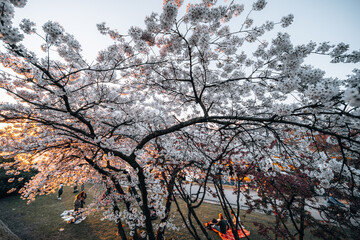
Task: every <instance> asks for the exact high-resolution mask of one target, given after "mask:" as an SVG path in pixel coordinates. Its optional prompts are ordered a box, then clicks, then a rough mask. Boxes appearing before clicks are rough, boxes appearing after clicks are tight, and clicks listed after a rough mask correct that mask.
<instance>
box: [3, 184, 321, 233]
mask: <svg viewBox="0 0 360 240" xmlns="http://www.w3.org/2000/svg"><path fill="white" fill-rule="evenodd" d="M74 195H75V194H73V193H72V189H71V188H69V187H66V188H64V193H63V195H62V200H61V201H59V200H57V198H56V195H55V194H50V195H47V196H39V197H38V198H37V199H36V201H34V202H32V203H31V204H29V205H27V204H26V201H24V200H21V199H20V198H19V196H9V197H6V198H3V199H0V211H1V214H0V219H1V220H2V221H3V222H4V223H5V224H6V225H7V226H8V227H9V228H10V229H11V230H12V231H13V232H14V233H15V234H16V235H18V236H19V237H20V238H21V239H26V240H42V239H44V240H48V239H52V240H67V239H78V240H81V239H86V240H93V239H94V240H95V239H96V240H98V239H101V240H111V239H116V226H115V223H113V222H109V221H107V220H105V221H101V220H100V218H101V214H100V213H97V214H95V215H90V216H88V217H87V218H86V220H84V221H83V222H82V223H81V224H78V225H75V224H67V223H66V222H65V221H64V220H63V219H62V218H61V217H60V214H61V213H62V212H63V211H64V210H69V209H72V208H73V199H74ZM88 195H89V199H88V201H87V202H90V200H91V194H88ZM173 207H174V209H175V207H176V206H175V204H174V205H173ZM219 212H221V209H220V206H218V205H213V204H208V203H204V204H203V205H202V206H201V207H200V208H199V209H197V213H198V216H199V218H200V220H201V221H202V222H207V221H210V220H211V219H212V218H215V217H217V216H218V214H219ZM172 216H175V217H176V218H175V220H174V222H175V223H177V226H179V227H181V226H182V221H181V219H180V217H179V215H178V214H177V213H176V212H174V213H173V214H172ZM242 221H243V222H244V225H245V227H246V229H247V230H249V231H250V232H251V239H255V240H262V239H264V238H263V237H262V236H260V235H259V234H258V233H257V230H256V228H255V226H254V225H253V224H252V222H254V221H256V222H261V223H264V224H266V225H269V224H273V223H274V217H273V216H269V215H264V214H259V213H252V214H250V215H247V216H246V218H244V217H242ZM60 229H63V230H62V231H60ZM199 233H200V230H199ZM209 233H210V235H211V237H212V239H220V237H219V236H218V235H217V234H216V233H214V232H211V231H210V232H209ZM166 236H167V237H169V238H170V237H174V238H175V239H192V237H191V235H190V234H189V233H188V232H187V230H186V229H184V228H181V230H180V231H176V232H171V231H170V232H168V234H167V235H166ZM307 239H316V238H314V237H312V236H311V235H309V236H308V237H307Z"/></svg>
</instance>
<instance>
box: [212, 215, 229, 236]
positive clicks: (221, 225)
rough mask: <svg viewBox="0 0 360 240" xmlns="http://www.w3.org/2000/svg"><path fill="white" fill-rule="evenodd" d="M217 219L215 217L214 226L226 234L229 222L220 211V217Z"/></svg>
mask: <svg viewBox="0 0 360 240" xmlns="http://www.w3.org/2000/svg"><path fill="white" fill-rule="evenodd" d="M214 220H215V221H216V219H213V221H212V222H213V223H214V225H213V226H212V227H213V228H214V229H215V230H216V231H218V232H221V233H222V234H226V231H227V230H228V227H229V226H228V222H227V221H226V219H225V218H224V217H223V216H222V214H221V213H219V219H218V220H217V221H216V222H215V221H214Z"/></svg>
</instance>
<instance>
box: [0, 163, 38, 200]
mask: <svg viewBox="0 0 360 240" xmlns="http://www.w3.org/2000/svg"><path fill="white" fill-rule="evenodd" d="M11 161H14V160H13V159H3V158H1V157H0V163H2V162H11ZM36 173H37V171H36V170H31V171H29V172H23V171H20V174H19V175H16V176H15V175H7V174H6V170H5V169H3V168H2V169H0V198H4V197H6V196H9V195H13V194H18V191H19V189H20V188H22V187H23V186H24V185H25V183H26V182H28V181H29V180H30V178H31V177H32V176H34V175H35V174H36ZM19 178H20V179H21V178H23V179H22V181H19V180H18V179H19ZM9 179H14V180H13V181H12V182H9ZM13 188H15V189H16V190H15V191H12V192H11V193H8V191H10V190H11V189H13Z"/></svg>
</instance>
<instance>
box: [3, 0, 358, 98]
mask: <svg viewBox="0 0 360 240" xmlns="http://www.w3.org/2000/svg"><path fill="white" fill-rule="evenodd" d="M228 1H230V0H228ZM235 1H236V0H235ZM185 2H186V1H185ZM192 2H194V1H192ZM195 2H196V1H195ZM218 2H219V3H220V2H223V0H218ZM238 2H240V3H244V4H245V12H244V13H243V14H247V12H248V9H249V7H247V6H249V5H250V4H252V2H253V1H250V0H239V1H238ZM162 3H163V0H130V1H125V0H102V1H98V0H58V1H52V0H29V1H28V3H27V5H26V6H25V8H22V9H19V8H16V12H15V21H14V22H19V21H20V20H21V19H23V18H29V19H30V20H32V21H34V22H35V23H36V24H37V28H38V29H39V30H40V29H41V26H42V25H43V24H44V23H45V22H46V21H48V20H52V21H56V22H59V23H60V24H61V25H62V26H63V27H64V28H65V30H66V31H67V32H68V33H70V34H73V35H75V37H76V38H77V39H78V41H79V42H80V44H82V48H83V50H84V55H85V57H86V59H88V60H89V61H90V62H91V60H93V59H94V58H95V57H96V55H97V52H98V51H99V50H101V49H103V48H105V47H106V46H108V45H109V44H111V42H112V40H110V39H109V38H108V37H106V36H103V35H101V34H100V33H98V31H97V28H96V24H97V23H101V22H106V23H107V25H108V26H109V27H110V28H113V29H117V30H118V31H119V32H120V33H124V34H126V33H127V29H128V28H129V27H130V26H132V25H135V26H143V20H144V18H145V16H147V15H149V14H150V13H151V12H153V11H154V12H158V13H160V12H161V8H162ZM359 9H360V0H268V4H267V6H266V8H265V9H264V10H263V11H261V12H254V14H253V15H252V16H253V19H254V21H255V23H257V22H258V23H260V24H261V23H263V22H264V21H266V20H273V21H274V22H277V21H279V20H280V19H281V17H283V16H285V15H288V14H289V13H292V14H294V16H295V18H294V23H293V24H292V25H291V26H290V27H288V28H286V29H283V28H281V27H278V28H276V31H275V32H277V31H286V32H288V33H290V35H291V40H292V41H293V43H294V44H303V43H308V42H309V41H311V40H312V41H315V42H324V41H330V43H333V44H337V43H339V42H344V43H348V44H350V48H351V49H352V50H359V49H360V27H359V26H358V25H359V23H360V14H359V13H358V12H359ZM235 21H236V20H235ZM27 38H28V39H27V40H26V41H25V46H27V47H29V48H30V49H31V50H32V51H34V52H40V44H41V43H42V42H41V41H39V38H38V37H36V36H31V37H30V38H29V37H28V36H27ZM311 60H312V62H311V63H312V64H314V65H315V66H317V67H320V68H322V69H324V70H326V71H327V73H328V74H327V75H328V76H337V77H344V76H345V75H346V74H349V73H350V72H351V69H353V68H354V67H356V65H355V64H351V65H342V66H339V67H336V66H334V64H329V63H328V60H327V59H324V58H321V57H320V58H319V57H314V58H312V59H311ZM357 67H358V68H360V66H359V65H357ZM3 99H4V94H3V93H1V92H0V101H1V100H3Z"/></svg>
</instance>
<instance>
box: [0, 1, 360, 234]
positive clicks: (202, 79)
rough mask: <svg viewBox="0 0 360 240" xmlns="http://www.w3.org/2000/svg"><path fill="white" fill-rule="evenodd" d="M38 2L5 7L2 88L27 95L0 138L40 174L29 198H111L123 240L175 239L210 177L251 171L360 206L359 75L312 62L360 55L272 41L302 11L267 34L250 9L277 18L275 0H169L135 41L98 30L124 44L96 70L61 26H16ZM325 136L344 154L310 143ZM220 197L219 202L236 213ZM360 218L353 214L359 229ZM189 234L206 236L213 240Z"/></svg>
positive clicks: (134, 30)
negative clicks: (306, 184)
mask: <svg viewBox="0 0 360 240" xmlns="http://www.w3.org/2000/svg"><path fill="white" fill-rule="evenodd" d="M25 5H26V0H1V1H0V6H1V15H0V37H1V40H2V41H3V44H4V47H5V48H6V49H5V50H4V51H2V52H1V53H0V59H1V63H2V65H3V66H4V67H5V68H6V69H9V70H7V71H2V72H1V78H0V87H1V88H2V89H4V90H5V91H6V92H7V93H8V94H9V95H11V96H12V97H13V98H14V99H16V103H5V102H4V103H2V104H1V106H0V122H3V123H7V124H8V125H7V127H6V128H4V129H2V130H0V142H1V145H2V152H3V155H4V156H6V157H14V158H15V162H13V163H5V164H2V166H3V167H4V168H5V169H7V168H10V165H11V169H13V168H14V167H16V168H17V169H19V170H29V169H36V170H37V171H38V174H37V175H36V176H35V177H34V178H33V179H32V180H31V181H30V182H29V183H28V184H27V185H26V186H25V187H24V188H23V189H22V190H21V191H20V192H21V194H22V196H23V197H24V198H26V199H28V200H30V201H32V200H35V197H36V196H37V195H41V194H48V193H51V192H54V191H55V189H56V188H57V186H58V184H59V183H61V182H63V183H66V184H69V185H70V184H73V183H86V182H89V183H92V184H93V185H95V186H98V187H99V188H100V189H104V190H105V189H107V194H105V195H103V194H98V196H97V197H95V200H94V203H93V204H92V205H91V206H90V207H89V208H93V209H100V208H99V207H101V206H103V205H106V206H107V207H106V209H107V210H106V211H105V218H107V219H109V220H113V221H115V222H116V223H117V226H118V232H119V235H120V236H121V238H122V239H126V237H127V234H130V235H133V237H134V239H140V238H145V237H147V238H149V239H156V238H157V239H163V237H164V234H165V230H166V229H177V228H178V227H177V226H175V225H173V224H172V220H171V218H170V216H169V211H170V210H171V208H172V203H173V202H174V201H175V203H176V201H177V200H181V199H183V200H185V202H186V205H187V207H188V211H189V214H190V215H189V216H188V218H186V217H185V216H184V222H185V223H187V221H190V220H192V221H194V222H196V223H197V224H199V225H201V221H200V220H199V218H198V217H197V216H196V214H194V211H193V209H194V207H196V206H198V205H199V204H201V203H202V200H203V198H204V194H205V193H206V192H209V191H210V190H209V188H208V187H207V183H209V181H210V180H211V181H213V182H214V183H215V185H216V183H217V181H219V180H222V179H228V178H231V177H233V176H234V175H236V176H237V178H236V179H237V180H239V179H243V178H244V177H249V178H250V179H255V180H256V178H257V177H258V179H260V175H259V174H256V173H251V170H254V169H256V170H257V171H258V172H266V174H270V173H268V170H269V166H272V165H274V164H279V165H281V166H284V167H285V169H281V168H275V167H274V168H273V170H272V171H271V176H273V177H274V179H277V177H276V176H283V175H281V174H284V172H286V171H288V172H291V171H293V168H295V169H297V171H298V172H299V175H297V176H304V179H311V181H315V180H316V184H314V189H313V194H314V195H315V194H323V193H324V192H328V191H330V190H331V191H334V192H337V193H338V194H342V196H343V198H344V199H348V200H349V201H354V199H358V198H359V177H360V172H359V153H360V135H359V126H360V125H359V119H360V115H359V106H360V98H359V91H360V81H359V78H360V71H359V70H358V69H355V70H354V71H353V73H349V75H348V77H347V78H346V79H338V78H330V77H325V72H324V71H322V70H320V69H317V68H315V67H313V66H311V65H308V64H306V58H307V57H308V56H310V55H312V54H321V55H326V56H328V57H329V59H330V60H331V61H332V62H333V63H334V64H337V63H358V62H359V60H360V52H359V51H352V52H350V48H349V46H348V45H346V44H344V43H340V44H338V45H331V44H329V43H327V42H325V43H314V42H310V43H307V44H303V45H293V44H292V43H291V40H290V36H289V34H287V33H284V32H279V33H278V34H277V35H276V36H275V37H274V38H273V39H272V40H270V41H269V40H266V39H267V37H266V36H267V34H268V32H270V31H273V30H275V29H279V30H281V29H282V28H286V27H287V26H289V25H290V24H291V23H292V21H293V15H291V14H290V15H288V16H285V17H282V18H280V17H279V21H275V22H274V21H270V20H269V21H266V22H264V23H262V24H260V25H254V21H253V20H252V18H251V13H252V12H255V11H261V10H262V9H263V8H265V7H266V5H267V2H266V1H265V0H257V1H255V2H254V3H253V5H252V6H251V7H250V9H247V10H245V9H244V6H243V5H242V4H240V3H237V1H229V2H225V3H220V1H214V0H202V1H200V2H199V3H189V4H188V5H187V6H184V4H183V1H181V0H178V1H172V0H167V1H164V6H163V12H162V13H160V14H157V13H152V14H151V15H149V16H148V17H146V19H145V28H143V29H142V28H139V27H131V28H130V29H129V31H128V33H127V34H122V33H119V32H117V31H115V30H112V29H110V28H108V27H107V26H106V24H105V23H101V24H98V29H99V32H100V33H101V34H104V35H107V36H109V37H111V38H112V39H113V40H114V43H113V44H112V45H110V46H109V47H108V48H106V49H103V50H101V51H99V54H98V57H97V58H96V60H95V61H93V62H91V63H89V62H88V61H86V60H85V59H84V58H83V55H82V49H81V45H80V43H79V42H78V41H77V40H76V39H75V37H74V36H73V35H71V34H69V33H67V32H66V31H65V29H64V28H63V27H62V26H61V25H60V24H59V23H56V22H52V21H48V22H47V23H45V24H44V25H43V26H42V30H38V29H37V28H36V25H35V23H33V22H32V21H31V20H29V19H24V20H22V22H21V24H20V26H19V27H20V29H21V30H19V29H18V28H16V27H14V26H13V24H12V17H13V16H14V14H15V12H14V8H16V7H24V6H25ZM183 8H186V9H185V11H184V14H182V15H181V16H180V14H178V13H179V12H181V11H180V10H181V9H183ZM179 9H180V10H179ZM244 11H245V13H244ZM20 31H22V32H23V33H24V34H37V35H38V36H39V37H41V38H42V39H43V40H44V43H43V45H41V49H42V50H43V51H44V53H45V54H44V56H43V57H38V56H37V55H36V54H35V53H34V52H32V51H30V50H28V49H27V48H26V47H25V46H24V45H23V44H22V40H23V39H24V35H23V33H21V32H20ZM248 49H253V51H252V52H248ZM10 70H11V71H10ZM290 129H291V131H290ZM320 134H322V135H326V136H327V141H328V142H329V143H331V144H333V145H336V146H337V151H332V152H329V151H326V149H320V148H316V149H314V148H312V147H310V144H311V143H314V140H313V136H316V135H320ZM304 136H305V137H304ZM294 138H296V139H295V140H296V144H294V142H293V141H295V140H294ZM274 142H276V143H274ZM315 142H316V141H315ZM275 156H278V157H279V158H274V157H275ZM304 156H311V158H307V157H304ZM309 159H311V161H310V160H309ZM308 165H309V167H307V166H308ZM289 166H292V167H291V168H290V167H289ZM249 167H252V168H249ZM188 174H191V176H193V177H194V178H195V179H198V182H199V184H200V182H201V184H200V185H199V186H200V188H201V189H203V191H198V193H197V195H196V196H195V199H196V201H194V200H193V198H191V195H190V198H189V197H188V196H189V192H187V190H186V188H185V186H184V181H182V180H183V178H184V177H185V176H187V175H188ZM279 174H280V175H279ZM264 176H267V175H264ZM271 176H270V175H269V176H268V177H269V178H271ZM201 179H202V181H200V180H201ZM264 186H265V187H266V190H267V191H268V189H271V188H273V187H274V186H273V185H271V184H270V185H264ZM217 189H218V191H217V192H215V193H213V194H214V196H218V197H219V199H220V200H221V201H222V202H223V203H226V196H223V194H221V186H220V187H217ZM235 192H236V194H239V192H240V188H239V185H238V188H237V190H236V191H235ZM175 193H177V195H180V197H177V196H175ZM305 193H306V194H308V191H305V190H304V191H299V194H300V196H301V197H308V196H307V195H306V196H304V194H305ZM309 198H310V197H309ZM222 206H223V207H224V210H226V209H227V207H228V206H227V205H226V204H223V205H222ZM154 209H155V210H154ZM152 211H155V212H156V216H158V217H159V218H160V223H159V222H157V221H154V220H153V217H152V213H151V212H152ZM225 212H227V215H229V212H228V211H225ZM227 217H228V218H229V217H230V216H227ZM358 218H359V213H355V214H353V215H352V220H351V222H350V223H355V222H356V219H358ZM123 224H126V225H128V226H129V228H130V233H126V232H125V230H124V229H123V227H122V225H123ZM187 227H188V230H189V231H190V232H191V233H192V234H193V235H192V236H193V237H194V238H195V239H200V238H201V237H200V235H201V234H203V235H205V236H206V238H209V236H208V234H207V233H206V231H202V233H197V232H196V231H194V228H193V227H192V226H191V224H190V225H187ZM232 227H233V230H235V229H236V228H234V226H232ZM138 230H143V231H138ZM203 230H204V229H203ZM233 232H234V235H235V237H236V238H238V236H237V234H236V231H233Z"/></svg>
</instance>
